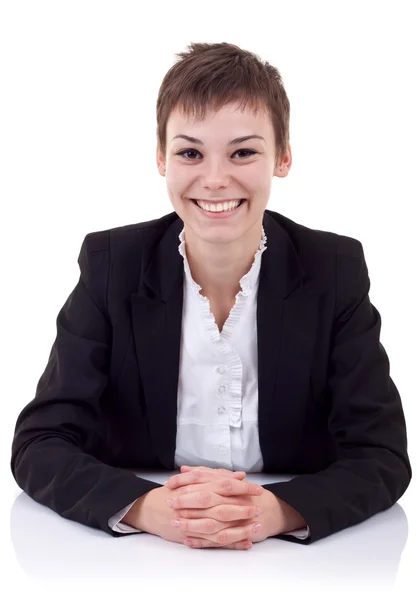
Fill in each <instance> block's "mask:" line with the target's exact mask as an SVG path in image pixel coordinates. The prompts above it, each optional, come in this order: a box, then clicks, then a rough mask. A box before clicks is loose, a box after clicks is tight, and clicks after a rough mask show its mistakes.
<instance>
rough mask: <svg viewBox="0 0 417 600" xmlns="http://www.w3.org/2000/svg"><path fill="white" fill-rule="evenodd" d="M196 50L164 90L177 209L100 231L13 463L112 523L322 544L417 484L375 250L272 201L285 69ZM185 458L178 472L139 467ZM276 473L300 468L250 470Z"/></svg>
mask: <svg viewBox="0 0 417 600" xmlns="http://www.w3.org/2000/svg"><path fill="white" fill-rule="evenodd" d="M179 58H180V60H179V61H178V62H177V63H176V64H174V66H173V67H172V68H171V69H170V70H169V71H168V73H167V74H166V76H165V77H164V79H163V82H162V85H161V88H160V90H159V97H158V101H157V138H158V140H157V142H158V143H157V154H156V158H157V165H158V170H159V172H160V174H161V175H162V176H164V177H166V183H167V191H168V195H169V197H170V200H171V202H172V205H173V208H174V212H173V213H170V214H168V215H165V216H163V217H162V218H159V219H155V220H152V221H148V222H143V223H137V224H134V225H127V226H124V227H117V228H114V229H110V230H107V231H101V232H95V233H90V234H88V235H87V236H86V238H85V239H84V242H83V244H82V247H81V251H80V255H79V259H78V261H79V266H80V279H79V281H78V283H77V285H76V287H75V289H74V290H73V291H72V293H71V294H70V296H69V297H68V299H67V301H66V302H65V304H64V306H63V307H62V309H61V311H60V312H59V314H58V318H57V336H56V339H55V342H54V344H53V347H52V350H51V354H50V357H49V361H48V364H47V366H46V369H45V371H44V373H43V375H42V377H41V378H40V381H39V383H38V386H37V390H36V396H35V398H34V399H33V400H32V401H31V402H30V403H29V404H28V405H27V406H26V407H25V408H24V409H23V411H22V412H21V414H20V415H19V417H18V420H17V424H16V431H15V437H14V440H13V448H12V471H13V474H14V476H15V478H16V481H17V483H18V484H19V486H20V487H21V488H22V489H23V490H25V492H26V493H28V494H29V495H30V496H31V497H32V498H34V499H35V500H37V501H38V502H40V503H42V504H45V505H47V506H49V507H50V508H52V509H53V510H55V511H56V512H57V513H59V514H60V515H62V516H63V517H66V518H69V519H73V520H75V521H78V522H80V523H83V524H85V525H90V526H92V527H96V528H101V529H102V530H104V531H106V532H108V533H109V534H111V535H113V536H118V535H123V534H126V533H131V532H138V531H147V532H149V533H152V534H155V535H159V536H161V537H163V538H165V539H167V540H169V541H175V542H179V543H186V544H188V545H190V546H192V547H197V548H202V547H226V548H233V549H247V548H250V547H251V545H252V543H253V542H259V541H262V540H264V539H266V538H267V537H271V536H273V537H278V538H280V539H285V540H289V541H296V542H298V543H303V544H309V543H312V542H313V541H316V540H318V539H321V538H323V537H326V536H328V535H330V534H332V533H335V532H336V531H339V530H341V529H343V528H345V527H349V526H351V525H354V524H356V523H359V522H361V521H363V520H365V519H367V518H369V517H370V516H372V515H374V514H375V513H377V512H379V511H382V510H385V509H386V508H388V507H390V506H392V505H393V504H394V503H395V502H396V501H397V500H398V499H399V498H400V497H401V495H402V494H403V493H404V491H405V490H406V489H407V486H408V484H409V482H410V478H411V467H410V463H409V459H408V456H407V439H406V427H405V422H404V415H403V410H402V406H401V400H400V396H399V394H398V391H397V389H396V387H395V385H394V383H393V381H392V380H391V378H390V376H389V362H388V357H387V355H386V353H385V350H384V348H383V347H382V345H381V344H380V342H379V333H380V327H381V319H380V315H379V313H378V311H377V310H376V308H375V307H374V306H373V305H372V304H371V303H370V300H369V296H368V292H369V286H370V282H369V278H368V271H367V267H366V262H365V258H364V253H363V248H362V245H361V243H360V242H359V241H358V240H355V239H353V238H350V237H346V236H342V235H337V234H335V233H330V232H324V231H316V230H312V229H309V228H308V227H305V226H302V225H300V224H297V223H295V222H293V221H291V220H290V219H288V218H286V217H284V216H282V215H280V214H279V213H276V212H273V211H270V210H267V209H266V206H267V204H268V201H269V197H270V190H271V184H272V178H273V177H274V176H276V177H285V176H286V175H287V174H288V172H289V170H290V168H291V162H292V157H291V147H290V143H289V116H290V107H289V101H288V98H287V95H286V92H285V90H284V87H283V84H282V80H281V77H280V74H279V72H278V71H277V69H275V68H274V67H272V66H271V65H269V64H268V63H263V62H262V61H260V60H259V59H258V57H256V56H255V55H253V54H251V53H250V52H247V51H245V50H242V49H240V48H238V47H237V46H234V45H232V44H226V43H221V44H191V46H190V47H189V51H188V52H184V53H182V54H180V55H179ZM179 467H181V474H179V475H176V476H174V477H173V478H171V479H170V480H169V481H168V482H166V485H164V486H161V485H159V484H157V483H154V482H151V481H148V480H145V479H142V478H138V477H136V476H135V475H134V474H133V473H132V472H131V471H129V469H135V468H136V469H137V468H153V469H160V468H166V469H169V470H172V469H175V468H179ZM261 471H265V472H276V473H280V474H283V473H291V474H296V475H298V476H297V477H295V478H293V479H291V480H290V481H287V482H282V483H275V484H268V485H265V486H256V485H254V484H251V483H248V482H247V481H246V480H245V474H246V472H261ZM167 501H171V506H170V505H169V504H168V503H167ZM175 521H177V523H175ZM171 522H172V523H171ZM254 523H258V524H259V525H260V529H258V530H256V531H254V530H253V525H254Z"/></svg>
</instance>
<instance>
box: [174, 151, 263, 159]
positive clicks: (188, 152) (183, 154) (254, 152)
mask: <svg viewBox="0 0 417 600" xmlns="http://www.w3.org/2000/svg"><path fill="white" fill-rule="evenodd" d="M193 152H195V153H197V154H200V152H199V151H198V150H181V152H177V156H183V157H184V158H186V159H187V160H190V161H192V160H193V159H192V158H190V157H187V156H186V154H190V153H193ZM238 152H249V156H252V154H258V152H256V151H255V150H243V149H242V150H236V152H234V153H233V155H235V154H237V153H238ZM200 156H201V154H200ZM249 156H243V157H241V158H249Z"/></svg>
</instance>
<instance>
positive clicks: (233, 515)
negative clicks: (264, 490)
mask: <svg viewBox="0 0 417 600" xmlns="http://www.w3.org/2000/svg"><path fill="white" fill-rule="evenodd" d="M175 512H176V515H175V517H176V518H177V519H204V518H208V519H216V520H217V521H221V522H222V523H223V522H227V521H244V520H246V519H254V518H255V517H258V516H259V515H260V514H261V513H262V510H261V508H260V507H259V506H255V505H249V506H248V505H240V506H238V505H233V504H219V505H218V506H214V507H213V508H207V509H205V510H204V509H201V508H200V509H198V508H185V509H182V510H178V511H175Z"/></svg>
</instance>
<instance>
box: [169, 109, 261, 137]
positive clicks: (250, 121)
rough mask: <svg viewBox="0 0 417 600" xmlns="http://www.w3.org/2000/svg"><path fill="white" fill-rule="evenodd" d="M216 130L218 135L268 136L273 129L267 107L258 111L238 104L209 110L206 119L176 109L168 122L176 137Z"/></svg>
mask: <svg viewBox="0 0 417 600" xmlns="http://www.w3.org/2000/svg"><path fill="white" fill-rule="evenodd" d="M214 128H215V129H216V134H217V135H218V133H219V132H221V131H225V132H227V133H229V132H236V133H237V134H241V135H246V134H249V133H258V134H260V135H263V134H265V135H268V132H269V131H270V129H271V128H272V124H271V120H270V116H269V113H268V111H267V109H266V108H265V107H259V108H258V109H257V110H256V111H254V109H253V108H252V107H250V106H246V107H244V108H242V107H240V106H239V104H238V103H230V104H226V105H225V106H222V107H221V108H219V109H209V108H207V110H206V114H205V115H204V118H202V119H197V118H196V117H195V116H194V115H193V114H190V115H186V114H185V112H184V111H182V110H181V109H180V108H175V109H174V110H173V111H172V112H171V114H170V116H169V118H168V121H167V132H169V134H172V135H175V134H178V133H185V134H186V133H187V131H188V132H190V131H191V129H192V131H193V133H195V134H196V132H197V131H199V130H200V131H204V132H207V133H209V132H210V131H211V130H213V129H214Z"/></svg>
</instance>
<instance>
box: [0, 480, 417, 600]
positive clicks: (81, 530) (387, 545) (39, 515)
mask: <svg viewBox="0 0 417 600" xmlns="http://www.w3.org/2000/svg"><path fill="white" fill-rule="evenodd" d="M175 472H178V471H175ZM136 473H137V474H138V475H139V476H141V477H144V478H146V479H150V480H152V481H157V482H159V483H163V482H164V481H165V480H166V479H167V478H168V477H169V476H170V475H172V474H174V471H173V472H167V471H164V472H160V471H159V472H155V471H145V470H141V471H136ZM289 478H290V477H288V476H286V477H279V476H277V475H267V474H264V473H262V474H248V475H247V479H248V480H250V481H254V482H256V483H259V484H265V483H271V482H275V481H282V480H286V479H289ZM13 484H14V488H13V494H10V497H11V503H10V504H11V506H10V536H9V539H8V540H6V545H8V546H9V548H8V551H7V552H6V554H5V555H4V556H5V557H7V559H6V561H3V567H6V570H5V571H3V569H2V571H3V572H4V575H3V576H2V583H3V587H6V589H8V587H9V583H10V584H11V585H12V586H13V589H14V590H15V592H16V594H15V595H14V594H13V595H8V596H7V597H8V598H23V597H28V598H30V600H32V599H33V598H38V597H39V598H43V599H45V598H49V597H50V598H57V599H61V598H66V597H68V598H76V599H77V600H83V599H84V598H91V597H92V596H91V594H92V593H93V592H94V597H95V598H97V599H101V598H114V597H115V594H123V598H124V597H126V598H131V597H132V598H141V597H143V596H141V595H140V594H141V593H143V592H145V593H146V592H149V594H151V593H152V596H156V597H157V598H187V599H188V598H192V599H193V600H194V599H195V600H198V599H199V598H210V599H214V598H216V599H219V600H223V598H225V599H229V598H231V597H233V598H236V600H240V599H241V598H259V597H260V594H262V596H263V595H264V594H265V595H266V594H268V597H273V598H279V597H280V592H283V593H285V594H287V593H291V598H298V597H300V598H301V597H303V598H309V599H310V598H316V597H320V598H323V597H329V598H330V597H332V598H335V597H337V598H341V597H350V598H351V597H352V594H354V596H355V600H357V599H358V598H361V597H364V598H365V597H366V598H369V594H370V593H372V591H377V593H378V598H381V597H385V596H384V594H385V595H386V597H391V596H392V597H396V598H398V599H400V598H405V597H409V598H413V597H414V598H417V594H416V595H414V594H415V592H416V591H417V586H416V585H415V584H414V585H412V584H411V582H413V581H414V579H415V578H414V570H417V555H416V554H415V553H414V552H413V553H414V559H415V560H414V561H413V557H412V556H410V555H409V553H408V554H407V553H406V552H404V556H405V560H403V558H404V557H403V558H402V554H403V551H404V550H405V547H406V545H407V547H408V546H409V544H410V542H411V540H410V539H408V541H407V538H408V536H409V524H408V521H407V516H406V512H405V511H406V510H407V512H409V508H408V507H411V506H412V504H413V502H412V499H411V495H412V494H413V490H411V493H409V492H408V491H407V492H406V494H405V495H404V496H403V499H404V500H403V499H401V500H400V502H399V503H397V504H395V505H394V506H393V507H392V508H391V509H389V510H387V511H385V512H383V513H379V514H378V515H375V516H374V517H372V518H371V519H368V520H367V521H365V522H364V523H361V524H360V525H357V526H354V527H350V528H348V529H345V530H343V531H341V532H339V533H336V534H334V535H332V536H329V537H327V538H325V539H322V540H319V541H317V542H314V543H313V544H311V545H310V546H303V545H300V544H296V543H292V542H286V541H282V540H278V539H273V538H268V539H266V540H265V541H263V542H260V543H258V544H254V546H253V547H252V549H251V550H249V551H245V552H238V551H234V550H222V549H205V550H197V549H191V548H187V547H186V546H183V545H180V544H175V543H172V542H168V541H166V540H163V539H162V538H159V537H157V536H153V535H150V534H146V533H141V534H137V535H128V536H126V537H124V538H113V537H111V536H110V535H108V534H106V533H104V532H102V531H100V530H95V529H91V528H89V527H85V526H83V525H80V524H78V523H75V522H73V521H69V520H67V519H64V518H62V517H60V516H58V515H57V514H55V513H54V512H53V511H52V510H50V509H48V508H46V507H44V506H42V505H40V504H38V503H36V502H34V501H33V500H32V499H30V498H29V497H28V496H27V495H26V494H25V493H24V492H22V491H20V490H19V488H18V487H17V486H16V484H15V483H14V481H13V480H12V485H13ZM414 504H415V503H414ZM401 505H403V506H404V508H402V506H401ZM414 510H415V509H414ZM410 512H411V510H410ZM414 531H415V528H414ZM414 538H415V534H414ZM3 539H4V536H3ZM411 543H412V548H414V550H415V549H416V543H415V539H414V541H413V542H411ZM2 545H3V543H2ZM16 563H17V565H18V568H17V569H16ZM400 573H401V576H399V575H400ZM413 587H414V589H412V588H413ZM135 590H136V593H135V595H134V596H132V592H135ZM290 590H291V591H290ZM413 592H414V593H413ZM48 593H49V595H48ZM127 593H129V596H127ZM125 594H126V595H125ZM326 594H327V595H326ZM3 597H5V596H3ZM146 597H147V596H146Z"/></svg>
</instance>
